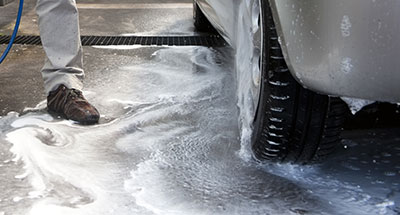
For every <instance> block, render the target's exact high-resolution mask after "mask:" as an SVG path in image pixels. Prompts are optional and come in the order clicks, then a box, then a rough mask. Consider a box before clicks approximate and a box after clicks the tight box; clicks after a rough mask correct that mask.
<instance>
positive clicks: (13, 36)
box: [0, 0, 24, 64]
mask: <svg viewBox="0 0 400 215" xmlns="http://www.w3.org/2000/svg"><path fill="white" fill-rule="evenodd" d="M23 7H24V0H20V1H19V9H18V16H17V21H16V22H15V27H14V32H13V34H12V36H11V40H10V43H8V46H7V48H6V50H5V51H4V53H3V55H2V56H1V58H0V64H1V63H3V61H4V59H6V56H7V54H8V52H10V50H11V47H12V45H13V43H14V40H15V38H16V37H17V33H18V28H19V23H20V22H21V17H22V9H23Z"/></svg>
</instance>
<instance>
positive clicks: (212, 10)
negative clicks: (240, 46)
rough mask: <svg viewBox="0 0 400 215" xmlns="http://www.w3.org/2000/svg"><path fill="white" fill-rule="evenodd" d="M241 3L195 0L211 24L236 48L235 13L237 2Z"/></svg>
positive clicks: (231, 0)
mask: <svg viewBox="0 0 400 215" xmlns="http://www.w3.org/2000/svg"><path fill="white" fill-rule="evenodd" d="M239 1H240V0H224V1H215V0H195V2H197V5H198V6H199V7H200V9H201V10H202V11H203V12H204V15H206V17H207V19H208V20H209V21H210V23H211V24H212V25H213V26H214V27H215V29H216V30H217V31H218V32H219V33H220V34H221V36H222V37H223V38H224V39H225V40H226V41H227V42H228V43H229V44H230V45H231V46H232V47H234V46H235V43H234V41H235V32H236V29H235V28H236V26H235V25H234V23H235V16H234V11H235V10H236V8H235V7H236V2H239Z"/></svg>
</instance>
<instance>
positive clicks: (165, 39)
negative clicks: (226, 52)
mask: <svg viewBox="0 0 400 215" xmlns="http://www.w3.org/2000/svg"><path fill="white" fill-rule="evenodd" d="M10 39H11V36H0V44H8V42H9V41H10ZM81 40H82V45H83V46H95V45H144V46H151V45H157V46H207V47H222V46H226V45H227V44H226V42H225V40H224V39H222V37H221V36H219V35H207V36H172V37H171V36H82V37H81ZM14 44H20V45H41V44H42V42H41V40H40V37H39V36H17V38H16V39H15V42H14Z"/></svg>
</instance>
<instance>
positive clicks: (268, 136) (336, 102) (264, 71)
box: [251, 0, 346, 163]
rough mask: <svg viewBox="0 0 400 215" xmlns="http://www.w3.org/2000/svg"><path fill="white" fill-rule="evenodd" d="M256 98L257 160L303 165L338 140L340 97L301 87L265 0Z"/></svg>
mask: <svg viewBox="0 0 400 215" xmlns="http://www.w3.org/2000/svg"><path fill="white" fill-rule="evenodd" d="M259 6H260V18H259V21H258V22H259V27H260V29H261V30H260V31H261V32H260V35H261V38H262V41H261V45H260V47H261V54H260V56H261V57H260V76H261V77H260V79H261V82H260V86H259V98H258V102H257V105H256V107H257V108H256V110H255V117H254V121H253V134H252V139H251V141H252V149H253V152H254V155H255V156H256V158H257V159H259V160H272V161H278V162H293V163H308V162H310V161H314V160H319V159H320V158H323V157H325V156H326V155H328V154H330V153H331V152H332V151H333V150H334V148H335V146H337V144H338V143H339V142H340V133H341V130H342V125H343V122H344V114H345V111H346V107H345V105H344V103H343V102H342V101H341V100H340V99H336V98H330V97H328V96H325V95H319V94H317V93H315V92H312V91H310V90H307V89H305V88H303V87H302V86H301V85H300V84H298V83H297V81H296V80H295V79H294V78H293V77H292V75H291V73H290V71H289V68H288V66H287V65H286V63H285V59H284V57H283V54H282V50H281V47H280V44H279V42H278V36H277V33H276V30H275V25H274V21H273V17H272V14H271V9H270V6H269V3H268V1H267V0H260V1H259Z"/></svg>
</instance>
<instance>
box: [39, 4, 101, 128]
mask: <svg viewBox="0 0 400 215" xmlns="http://www.w3.org/2000/svg"><path fill="white" fill-rule="evenodd" d="M36 13H37V14H38V16H39V29H40V38H41V40H42V45H43V49H44V51H45V52H46V56H47V58H46V63H45V65H44V67H43V69H42V76H43V79H44V87H45V90H46V94H47V109H48V110H49V112H54V113H56V114H58V115H61V116H63V117H64V118H66V119H71V120H74V121H78V122H80V123H89V124H92V123H96V122H98V120H99V117H100V114H99V112H98V111H97V109H96V108H95V107H93V106H92V105H91V104H90V103H89V102H88V101H87V100H86V99H85V98H84V97H83V95H82V92H81V91H80V89H81V88H82V82H81V79H82V78H83V76H84V73H83V67H82V46H81V40H80V33H79V16H78V9H77V8H76V2H75V0H38V1H37V6H36Z"/></svg>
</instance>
